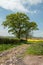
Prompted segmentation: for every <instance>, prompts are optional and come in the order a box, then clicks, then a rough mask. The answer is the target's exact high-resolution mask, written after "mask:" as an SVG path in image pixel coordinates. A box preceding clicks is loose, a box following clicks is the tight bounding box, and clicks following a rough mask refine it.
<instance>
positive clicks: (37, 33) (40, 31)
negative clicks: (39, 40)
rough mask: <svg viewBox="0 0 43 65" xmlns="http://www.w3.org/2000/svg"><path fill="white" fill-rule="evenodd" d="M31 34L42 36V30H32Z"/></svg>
mask: <svg viewBox="0 0 43 65" xmlns="http://www.w3.org/2000/svg"><path fill="white" fill-rule="evenodd" d="M33 35H34V36H35V37H43V31H42V30H38V31H34V34H33Z"/></svg>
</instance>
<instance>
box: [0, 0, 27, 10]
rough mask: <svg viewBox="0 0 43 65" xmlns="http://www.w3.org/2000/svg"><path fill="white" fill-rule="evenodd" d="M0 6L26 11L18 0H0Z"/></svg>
mask: <svg viewBox="0 0 43 65" xmlns="http://www.w3.org/2000/svg"><path fill="white" fill-rule="evenodd" d="M0 7H2V8H5V9H9V10H18V11H27V9H25V8H24V7H23V5H22V4H21V2H20V0H0Z"/></svg>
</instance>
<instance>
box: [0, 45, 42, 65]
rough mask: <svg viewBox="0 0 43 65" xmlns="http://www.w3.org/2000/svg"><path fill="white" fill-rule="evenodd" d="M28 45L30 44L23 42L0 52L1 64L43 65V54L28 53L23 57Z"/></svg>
mask: <svg viewBox="0 0 43 65" xmlns="http://www.w3.org/2000/svg"><path fill="white" fill-rule="evenodd" d="M27 47H29V45H27V44H23V45H21V46H18V47H16V48H12V49H10V50H7V51H4V52H2V53H0V65H43V56H33V55H28V56H25V57H23V58H22V54H23V53H24V52H25V51H26V48H27Z"/></svg>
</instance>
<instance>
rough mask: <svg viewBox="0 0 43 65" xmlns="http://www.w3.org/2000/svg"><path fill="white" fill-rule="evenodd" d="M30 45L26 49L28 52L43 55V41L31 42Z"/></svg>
mask: <svg viewBox="0 0 43 65" xmlns="http://www.w3.org/2000/svg"><path fill="white" fill-rule="evenodd" d="M31 43H32V44H30V46H29V47H28V48H27V50H26V52H25V53H26V54H32V55H43V42H41V41H40V42H36V43H34V42H31Z"/></svg>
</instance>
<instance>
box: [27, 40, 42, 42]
mask: <svg viewBox="0 0 43 65" xmlns="http://www.w3.org/2000/svg"><path fill="white" fill-rule="evenodd" d="M27 41H30V42H40V41H41V42H43V39H28V40H27Z"/></svg>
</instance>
